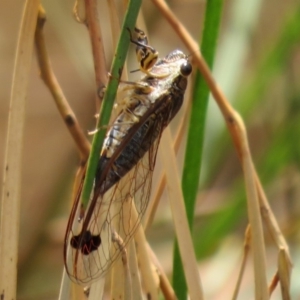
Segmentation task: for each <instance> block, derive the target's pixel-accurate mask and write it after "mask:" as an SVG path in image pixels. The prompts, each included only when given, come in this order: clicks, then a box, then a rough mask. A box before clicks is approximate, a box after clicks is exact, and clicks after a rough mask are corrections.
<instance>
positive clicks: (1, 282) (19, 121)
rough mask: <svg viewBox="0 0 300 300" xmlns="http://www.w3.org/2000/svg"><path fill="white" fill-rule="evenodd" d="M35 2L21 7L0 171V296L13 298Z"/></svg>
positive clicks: (36, 10)
mask: <svg viewBox="0 0 300 300" xmlns="http://www.w3.org/2000/svg"><path fill="white" fill-rule="evenodd" d="M38 7H39V1H37V0H34V1H26V2H25V5H24V9H23V15H22V20H21V26H20V31H19V38H18V44H17V51H16V57H15V65H14V72H13V80H12V88H11V97H10V108H9V116H8V129H7V140H6V149H5V159H4V171H3V188H2V197H1V217H0V218H1V220H0V222H1V223H0V298H1V299H16V298H17V297H16V296H17V264H18V238H19V224H20V201H21V190H20V189H21V165H22V153H23V152H22V148H23V134H24V120H25V102H26V101H25V100H26V95H27V87H28V83H29V78H30V71H31V61H32V54H33V45H34V31H35V27H36V22H37V14H38Z"/></svg>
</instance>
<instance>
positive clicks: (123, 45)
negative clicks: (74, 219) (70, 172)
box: [81, 0, 142, 208]
mask: <svg viewBox="0 0 300 300" xmlns="http://www.w3.org/2000/svg"><path fill="white" fill-rule="evenodd" d="M141 3H142V0H131V1H129V3H128V8H127V12H126V14H125V18H124V23H123V26H122V30H121V35H120V39H119V43H118V46H117V50H116V53H115V56H114V60H113V63H112V67H111V71H110V74H111V76H110V79H109V82H108V85H107V89H106V91H105V95H104V99H103V103H102V107H101V110H100V118H99V122H98V124H97V129H98V131H97V133H96V134H95V135H94V138H93V143H92V149H91V153H90V157H89V160H88V165H87V171H86V176H85V180H84V185H83V190H82V198H81V201H82V205H83V208H86V207H87V205H88V202H89V199H90V194H91V192H92V188H93V182H94V178H95V173H96V169H97V163H98V160H99V153H100V150H101V148H102V144H103V141H104V138H105V133H106V129H105V126H106V125H108V122H109V119H110V114H111V111H112V108H113V105H114V99H115V97H116V94H117V89H118V84H119V78H120V76H121V74H122V69H123V66H124V63H125V59H126V54H127V50H128V48H129V43H130V40H129V32H128V30H127V28H129V29H130V30H133V28H134V26H135V23H136V18H137V15H138V12H139V9H140V6H141Z"/></svg>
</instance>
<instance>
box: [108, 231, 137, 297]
mask: <svg viewBox="0 0 300 300" xmlns="http://www.w3.org/2000/svg"><path fill="white" fill-rule="evenodd" d="M112 242H113V243H115V244H116V245H117V247H118V248H119V251H120V252H121V256H120V257H118V259H117V261H116V262H115V263H114V266H113V269H112V284H111V299H124V300H131V294H132V292H131V277H130V271H129V266H128V258H127V250H126V247H125V245H124V243H123V240H122V238H121V237H120V236H119V235H118V234H117V233H116V232H114V233H113V234H112Z"/></svg>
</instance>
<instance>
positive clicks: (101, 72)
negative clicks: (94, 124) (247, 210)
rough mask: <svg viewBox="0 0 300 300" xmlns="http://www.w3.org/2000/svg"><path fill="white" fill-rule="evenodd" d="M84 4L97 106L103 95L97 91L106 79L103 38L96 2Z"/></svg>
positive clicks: (91, 1)
mask: <svg viewBox="0 0 300 300" xmlns="http://www.w3.org/2000/svg"><path fill="white" fill-rule="evenodd" d="M84 3H85V13H86V25H87V28H88V30H89V34H90V40H91V44H92V53H93V61H94V69H95V76H96V78H95V79H96V86H97V96H98V99H99V100H100V102H99V103H97V104H98V105H99V104H100V103H101V101H102V98H101V96H102V95H103V94H102V93H99V92H98V91H101V90H102V88H103V87H105V86H106V83H107V79H108V78H107V69H106V59H105V53H104V45H103V38H102V34H101V27H100V23H99V16H98V6H97V0H84ZM97 111H99V109H97Z"/></svg>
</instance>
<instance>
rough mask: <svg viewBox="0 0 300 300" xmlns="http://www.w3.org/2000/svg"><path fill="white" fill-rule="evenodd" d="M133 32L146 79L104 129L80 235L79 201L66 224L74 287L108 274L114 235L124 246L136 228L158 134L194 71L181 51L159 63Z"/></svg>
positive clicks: (144, 203) (116, 250)
mask: <svg viewBox="0 0 300 300" xmlns="http://www.w3.org/2000/svg"><path fill="white" fill-rule="evenodd" d="M136 32H137V34H138V38H137V40H133V39H132V37H131V41H132V42H133V43H134V44H135V45H136V53H137V58H138V62H139V64H140V69H141V71H143V72H144V73H145V75H144V76H143V77H142V78H141V80H140V81H138V82H136V83H135V84H134V86H133V88H130V89H128V94H127V96H126V97H127V101H125V102H124V103H125V104H124V105H123V106H122V110H121V112H120V113H119V115H118V116H117V118H116V119H115V121H114V122H113V124H112V126H111V127H110V128H109V130H108V131H107V134H106V138H105V141H104V145H103V148H102V151H101V155H100V158H99V162H98V166H97V172H96V175H95V180H94V191H93V195H92V196H91V200H90V202H89V205H88V207H87V209H86V211H85V213H84V216H83V218H82V220H81V225H80V226H79V227H80V229H79V231H76V230H75V229H73V228H75V226H73V223H74V221H75V219H76V218H75V216H76V215H78V212H79V211H80V207H79V206H80V201H79V200H78V201H77V204H75V208H74V209H73V210H72V214H71V217H70V221H69V224H70V225H68V231H67V234H66V242H65V243H66V246H65V247H70V252H71V253H70V255H69V257H68V259H66V261H67V262H66V268H67V272H68V274H69V275H70V277H71V278H72V279H73V280H75V281H76V282H78V283H83V284H86V283H87V282H89V281H92V280H94V279H96V278H97V277H99V276H102V275H104V274H106V272H107V271H108V270H109V268H110V266H111V265H112V263H113V261H114V260H115V259H116V257H117V256H118V254H119V253H120V245H114V242H113V241H112V235H113V234H114V233H117V234H118V235H120V237H121V240H122V243H123V245H126V244H127V243H128V241H129V240H130V238H131V237H132V235H133V233H134V231H135V229H136V228H137V226H139V223H140V220H141V218H142V216H143V214H144V212H145V210H146V208H147V204H148V201H149V197H150V191H151V182H152V174H153V170H154V165H155V160H156V154H157V149H158V144H159V140H160V137H161V134H162V132H163V129H164V128H165V127H166V126H167V125H168V124H169V123H170V121H171V120H172V119H173V117H174V116H175V115H176V114H177V112H178V110H179V109H180V107H181V104H182V101H183V97H184V93H185V90H186V86H187V77H188V76H189V74H190V73H191V70H192V68H191V64H190V63H189V61H188V59H187V56H186V55H185V54H183V53H182V52H181V51H179V50H175V51H172V52H171V53H169V54H168V55H167V56H166V57H164V58H162V59H159V60H158V59H157V57H158V53H157V51H156V50H155V49H153V48H152V47H150V46H149V45H148V40H147V37H146V36H145V34H144V33H143V32H142V31H141V30H138V29H136ZM128 199H131V200H130V201H128ZM126 205H127V206H128V205H129V208H127V207H126ZM133 206H134V209H135V210H136V211H137V215H138V217H137V219H135V221H134V222H132V221H131V220H130V218H131V216H130V214H129V215H128V214H127V215H126V210H129V211H130V210H132V209H133ZM76 232H77V233H76ZM65 249H66V248H65ZM65 257H67V255H66V250H65Z"/></svg>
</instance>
